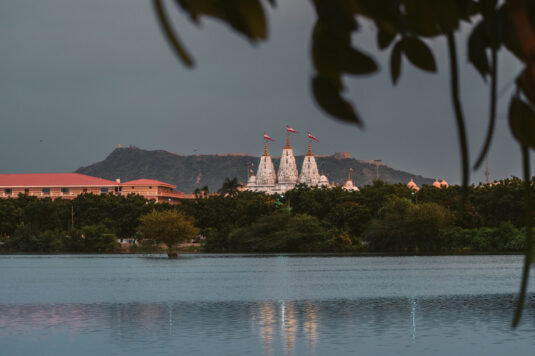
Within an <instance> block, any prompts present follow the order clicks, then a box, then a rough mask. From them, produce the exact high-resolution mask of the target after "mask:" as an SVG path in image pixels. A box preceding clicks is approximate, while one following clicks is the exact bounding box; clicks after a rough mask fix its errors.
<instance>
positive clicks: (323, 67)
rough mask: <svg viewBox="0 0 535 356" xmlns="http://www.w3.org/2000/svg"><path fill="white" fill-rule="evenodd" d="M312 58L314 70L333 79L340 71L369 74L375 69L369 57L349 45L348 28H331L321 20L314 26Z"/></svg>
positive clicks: (373, 62) (375, 65)
mask: <svg viewBox="0 0 535 356" xmlns="http://www.w3.org/2000/svg"><path fill="white" fill-rule="evenodd" d="M312 59H313V61H314V66H315V68H316V70H317V71H318V72H319V73H320V74H322V75H323V76H327V77H330V78H331V79H333V80H334V79H336V78H337V77H339V76H340V74H342V73H349V74H369V73H373V72H375V71H376V70H377V64H375V61H374V60H373V59H372V58H371V57H369V56H368V55H366V54H364V53H362V52H360V51H359V50H357V49H355V48H352V47H351V41H350V32H349V31H348V30H344V29H340V28H334V29H331V28H329V27H328V26H327V25H326V24H324V23H322V22H321V21H318V22H317V23H316V25H315V26H314V32H313V35H312Z"/></svg>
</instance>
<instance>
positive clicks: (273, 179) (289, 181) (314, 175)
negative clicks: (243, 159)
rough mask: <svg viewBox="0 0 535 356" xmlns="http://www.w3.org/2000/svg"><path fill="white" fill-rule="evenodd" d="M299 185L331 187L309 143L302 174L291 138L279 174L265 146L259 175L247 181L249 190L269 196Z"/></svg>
mask: <svg viewBox="0 0 535 356" xmlns="http://www.w3.org/2000/svg"><path fill="white" fill-rule="evenodd" d="M298 183H303V184H306V185H309V186H321V187H327V188H328V187H329V180H328V179H327V177H326V176H324V175H323V174H322V175H320V174H319V173H318V166H317V164H316V158H315V157H314V154H313V153H312V147H311V144H310V143H309V145H308V152H307V154H306V155H305V159H304V161H303V166H302V168H301V174H299V172H298V170H297V164H296V163H295V156H294V152H293V149H292V146H291V145H290V136H289V135H288V136H287V138H286V146H284V149H283V150H282V156H281V159H280V164H279V172H278V174H277V173H276V172H275V167H274V166H273V162H272V160H271V156H270V154H269V151H268V145H267V143H266V145H265V146H264V154H263V155H262V157H260V164H259V165H258V170H257V174H256V175H254V174H252V175H251V176H250V177H249V180H248V181H247V186H246V189H247V190H252V191H255V192H264V193H267V194H282V193H284V192H286V191H288V190H290V189H293V188H294V187H295V186H296V185H297V184H298Z"/></svg>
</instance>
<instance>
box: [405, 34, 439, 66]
mask: <svg viewBox="0 0 535 356" xmlns="http://www.w3.org/2000/svg"><path fill="white" fill-rule="evenodd" d="M402 41H403V50H404V53H405V55H406V56H407V58H408V59H409V61H410V62H411V63H412V64H414V65H415V66H416V67H418V68H420V69H423V70H426V71H429V72H436V70H437V66H436V64H435V58H434V57H433V53H431V50H430V49H429V47H427V45H426V44H425V43H424V42H423V41H422V40H420V39H418V38H416V37H405V38H404V39H403V40H402Z"/></svg>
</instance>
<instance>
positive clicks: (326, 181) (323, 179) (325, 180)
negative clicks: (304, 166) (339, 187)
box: [318, 174, 329, 187]
mask: <svg viewBox="0 0 535 356" xmlns="http://www.w3.org/2000/svg"><path fill="white" fill-rule="evenodd" d="M318 185H319V186H320V187H328V186H329V179H328V178H327V177H326V176H325V175H324V174H322V175H321V176H320V181H319V184H318Z"/></svg>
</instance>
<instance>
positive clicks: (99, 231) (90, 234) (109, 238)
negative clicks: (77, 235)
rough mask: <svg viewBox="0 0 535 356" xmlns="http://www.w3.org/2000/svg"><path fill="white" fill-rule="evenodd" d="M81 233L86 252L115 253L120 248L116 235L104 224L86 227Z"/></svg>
mask: <svg viewBox="0 0 535 356" xmlns="http://www.w3.org/2000/svg"><path fill="white" fill-rule="evenodd" d="M81 233H82V236H81V237H82V239H84V241H85V250H86V251H94V252H113V251H115V250H116V249H117V248H118V247H119V246H118V243H117V238H116V237H115V235H114V234H113V233H110V231H109V230H108V229H107V228H106V226H104V225H103V224H98V225H87V226H84V227H82V229H81Z"/></svg>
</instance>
